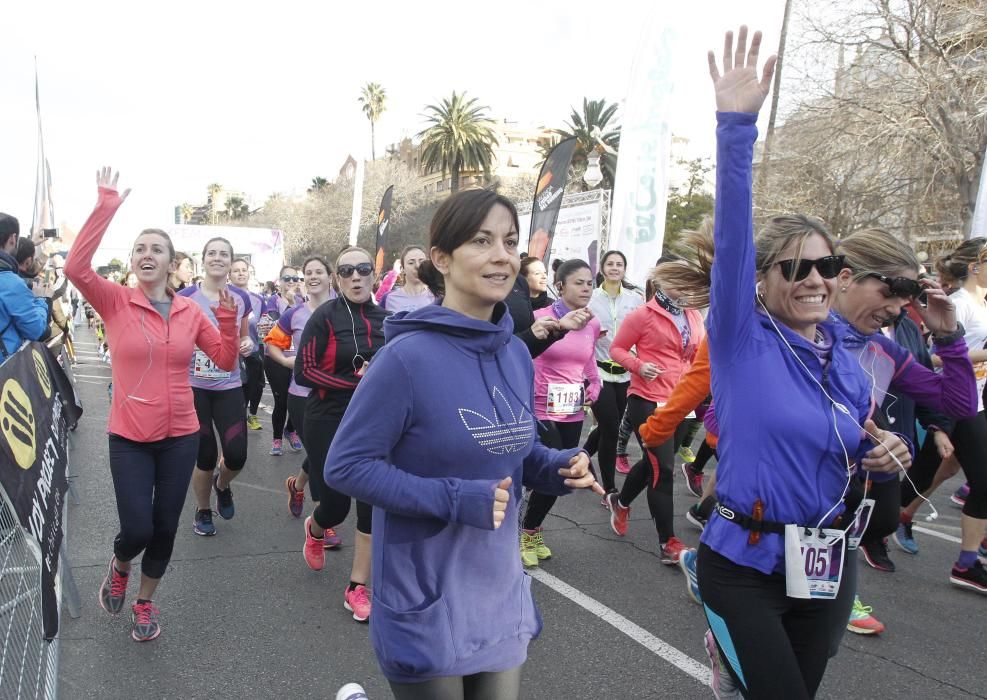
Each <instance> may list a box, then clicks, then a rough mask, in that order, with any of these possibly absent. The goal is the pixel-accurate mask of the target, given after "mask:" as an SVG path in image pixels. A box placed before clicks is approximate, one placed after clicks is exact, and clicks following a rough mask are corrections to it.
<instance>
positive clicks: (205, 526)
mask: <svg viewBox="0 0 987 700" xmlns="http://www.w3.org/2000/svg"><path fill="white" fill-rule="evenodd" d="M192 532H194V533H195V534H197V535H202V536H203V537H212V536H213V535H215V534H216V526H215V525H213V524H212V511H211V510H209V509H208V508H201V509H199V510H197V511H195V520H194V521H193V523H192Z"/></svg>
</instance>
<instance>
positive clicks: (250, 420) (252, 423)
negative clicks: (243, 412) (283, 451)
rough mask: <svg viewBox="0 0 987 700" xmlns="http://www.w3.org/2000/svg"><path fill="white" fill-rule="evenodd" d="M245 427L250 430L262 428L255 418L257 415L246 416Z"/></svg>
mask: <svg viewBox="0 0 987 700" xmlns="http://www.w3.org/2000/svg"><path fill="white" fill-rule="evenodd" d="M247 427H248V428H250V429H251V430H262V429H263V428H264V426H263V425H261V424H260V421H259V420H258V419H257V416H247Z"/></svg>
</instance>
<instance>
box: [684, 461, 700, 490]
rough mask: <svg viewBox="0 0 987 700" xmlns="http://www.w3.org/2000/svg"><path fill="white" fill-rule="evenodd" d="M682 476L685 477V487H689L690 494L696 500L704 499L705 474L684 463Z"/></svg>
mask: <svg viewBox="0 0 987 700" xmlns="http://www.w3.org/2000/svg"><path fill="white" fill-rule="evenodd" d="M682 475H683V476H684V477H685V485H686V486H687V487H689V493H691V494H692V495H693V496H695V497H696V498H702V497H703V473H702V472H697V471H696V470H695V469H693V468H692V464H691V463H686V462H683V463H682Z"/></svg>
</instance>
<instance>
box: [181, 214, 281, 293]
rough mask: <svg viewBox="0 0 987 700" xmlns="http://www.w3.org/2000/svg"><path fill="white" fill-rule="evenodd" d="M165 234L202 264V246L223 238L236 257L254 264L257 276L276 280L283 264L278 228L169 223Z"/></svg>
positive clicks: (262, 278)
mask: <svg viewBox="0 0 987 700" xmlns="http://www.w3.org/2000/svg"><path fill="white" fill-rule="evenodd" d="M168 235H169V236H171V242H172V243H173V244H174V245H175V250H180V251H182V252H183V253H186V254H187V255H189V256H190V257H192V258H194V259H195V261H196V264H197V265H200V267H201V263H202V248H203V246H205V244H206V241H208V240H209V239H210V238H217V237H218V238H225V239H226V240H228V241H229V242H230V243H232V244H233V252H234V254H235V255H236V257H238V258H239V257H244V258H247V260H248V261H249V262H250V264H251V265H253V267H254V272H255V273H256V275H257V279H258V280H261V281H266V280H276V279H278V275H279V274H280V273H281V266H282V265H284V234H283V233H282V232H281V231H279V230H278V229H270V228H254V227H249V226H196V225H192V224H186V225H184V226H171V227H169V228H168Z"/></svg>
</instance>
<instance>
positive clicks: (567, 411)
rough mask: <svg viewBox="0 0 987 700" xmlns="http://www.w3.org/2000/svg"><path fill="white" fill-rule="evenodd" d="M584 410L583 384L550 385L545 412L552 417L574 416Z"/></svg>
mask: <svg viewBox="0 0 987 700" xmlns="http://www.w3.org/2000/svg"><path fill="white" fill-rule="evenodd" d="M582 410H583V385H582V384H551V383H550V384H549V385H548V398H547V406H546V407H545V412H546V413H548V414H549V415H550V416H572V415H575V414H576V413H579V412H580V411H582Z"/></svg>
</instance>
